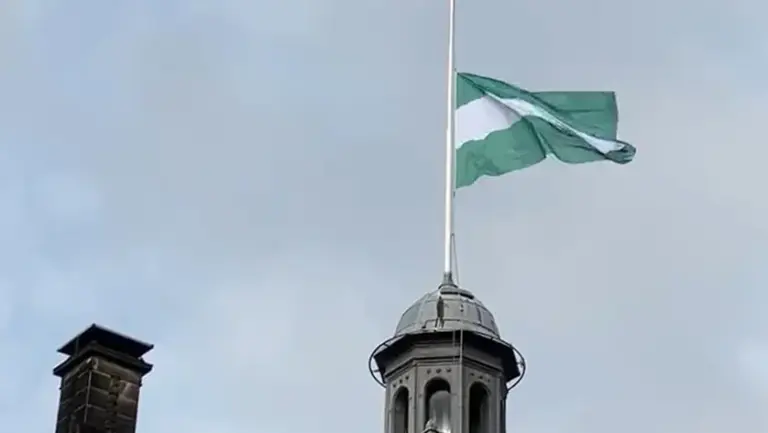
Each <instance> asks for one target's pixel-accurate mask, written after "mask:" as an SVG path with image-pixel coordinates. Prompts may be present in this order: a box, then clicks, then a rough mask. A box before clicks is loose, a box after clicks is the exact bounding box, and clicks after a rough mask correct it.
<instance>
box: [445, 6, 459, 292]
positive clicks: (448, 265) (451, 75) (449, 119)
mask: <svg viewBox="0 0 768 433" xmlns="http://www.w3.org/2000/svg"><path fill="white" fill-rule="evenodd" d="M448 13H449V18H448V98H447V99H448V100H447V107H446V130H445V232H444V233H443V235H444V237H443V247H444V250H443V253H444V255H443V259H444V261H443V285H454V281H453V248H452V246H453V199H454V192H455V190H456V186H455V185H456V176H455V175H454V172H455V169H456V167H455V165H456V163H455V156H456V148H455V141H456V140H455V135H456V134H455V131H456V125H455V123H456V122H455V120H456V65H455V63H456V55H455V52H456V48H455V46H454V45H455V26H456V0H448Z"/></svg>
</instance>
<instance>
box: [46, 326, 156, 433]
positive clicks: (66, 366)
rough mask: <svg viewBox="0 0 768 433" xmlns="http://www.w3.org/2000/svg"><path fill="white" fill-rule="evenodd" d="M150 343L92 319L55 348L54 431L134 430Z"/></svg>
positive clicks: (123, 432) (128, 432) (113, 432)
mask: <svg viewBox="0 0 768 433" xmlns="http://www.w3.org/2000/svg"><path fill="white" fill-rule="evenodd" d="M152 347H153V346H152V345H151V344H148V343H144V342H141V341H138V340H135V339H133V338H130V337H126V336H124V335H121V334H118V333H117V332H114V331H111V330H109V329H106V328H103V327H101V326H98V325H95V324H94V325H91V326H90V327H89V328H88V329H86V330H85V331H83V332H81V333H80V334H78V335H77V336H76V337H75V338H73V339H72V340H70V341H69V342H68V343H66V344H65V345H64V346H62V347H61V349H59V353H61V354H64V355H67V356H68V358H67V359H66V360H65V361H64V362H62V363H61V364H59V365H58V366H56V368H54V369H53V374H54V375H56V376H58V377H60V378H61V387H60V389H61V395H60V397H59V410H58V415H57V417H56V433H135V431H136V415H137V412H138V405H139V388H140V387H141V382H142V378H143V377H144V376H145V375H146V374H147V373H149V372H150V371H151V370H152V365H151V364H148V363H147V362H145V361H144V360H143V359H142V356H144V354H146V353H147V352H149V351H150V350H152Z"/></svg>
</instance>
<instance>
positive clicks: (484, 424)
mask: <svg viewBox="0 0 768 433" xmlns="http://www.w3.org/2000/svg"><path fill="white" fill-rule="evenodd" d="M490 409H491V407H490V393H489V392H488V388H486V387H485V386H484V385H483V384H481V383H474V384H472V386H471V387H470V388H469V433H489V432H490V420H491V416H490V415H491V412H490Z"/></svg>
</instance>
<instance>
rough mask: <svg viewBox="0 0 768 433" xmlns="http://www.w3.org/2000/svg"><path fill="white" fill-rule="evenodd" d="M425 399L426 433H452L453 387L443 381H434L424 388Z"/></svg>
mask: <svg viewBox="0 0 768 433" xmlns="http://www.w3.org/2000/svg"><path fill="white" fill-rule="evenodd" d="M424 397H425V398H424V404H425V405H426V406H425V408H424V409H425V411H424V413H426V415H427V422H426V424H425V425H424V430H425V432H430V433H451V386H450V385H449V384H448V382H446V381H445V380H443V379H432V380H431V381H429V382H427V385H426V386H425V387H424Z"/></svg>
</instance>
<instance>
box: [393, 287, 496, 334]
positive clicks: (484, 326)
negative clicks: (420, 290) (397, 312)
mask: <svg viewBox="0 0 768 433" xmlns="http://www.w3.org/2000/svg"><path fill="white" fill-rule="evenodd" d="M438 293H440V292H439V291H434V292H431V293H427V294H426V295H424V296H422V297H421V298H420V299H419V300H417V301H416V302H414V304H413V305H411V306H410V307H408V309H406V310H405V312H404V313H403V315H402V316H401V317H400V321H399V322H398V323H397V328H395V335H394V336H395V337H398V336H403V335H407V334H418V333H422V332H425V331H430V330H432V329H434V328H435V327H436V325H437V299H438ZM441 293H442V297H443V305H444V306H445V312H444V315H443V316H444V321H445V323H444V325H443V326H442V327H441V330H442V331H458V330H460V329H463V330H465V331H472V332H475V333H478V334H481V335H485V336H488V337H491V338H493V339H500V338H501V336H500V334H499V328H498V326H496V320H494V318H493V314H491V312H490V311H489V310H488V308H486V307H485V305H483V303H482V302H480V301H479V300H478V299H477V298H476V297H475V295H473V294H472V292H470V291H469V290H466V289H462V288H459V287H456V286H447V287H445V288H443V289H442V292H441Z"/></svg>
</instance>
